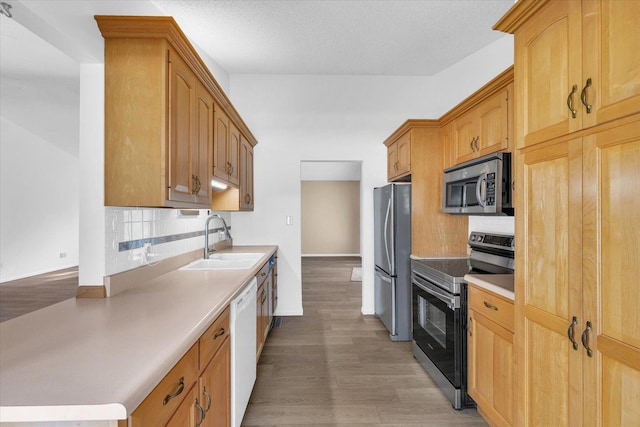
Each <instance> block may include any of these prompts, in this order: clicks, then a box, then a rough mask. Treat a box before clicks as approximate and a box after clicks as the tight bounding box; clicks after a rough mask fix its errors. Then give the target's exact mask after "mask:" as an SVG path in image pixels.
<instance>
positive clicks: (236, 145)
mask: <svg viewBox="0 0 640 427" xmlns="http://www.w3.org/2000/svg"><path fill="white" fill-rule="evenodd" d="M230 126H231V127H230V131H229V146H228V147H227V162H228V178H227V180H228V181H229V182H230V183H231V184H234V185H238V184H239V183H240V167H239V165H240V161H239V155H240V131H239V130H238V128H237V127H236V126H235V125H234V124H233V123H230Z"/></svg>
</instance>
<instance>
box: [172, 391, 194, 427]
mask: <svg viewBox="0 0 640 427" xmlns="http://www.w3.org/2000/svg"><path fill="white" fill-rule="evenodd" d="M197 393H198V390H197V388H196V387H191V390H190V391H189V393H187V396H186V397H185V398H184V400H183V401H182V403H181V404H180V406H179V407H178V409H177V410H176V412H175V413H174V414H173V416H172V417H171V419H170V420H169V422H168V423H167V424H166V427H194V426H197V425H201V424H198V423H199V422H200V420H201V419H202V411H201V410H200V409H199V408H198V406H197V405H196V403H197V401H198V396H197ZM198 405H199V404H198Z"/></svg>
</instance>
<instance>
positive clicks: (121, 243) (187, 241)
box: [105, 207, 231, 275]
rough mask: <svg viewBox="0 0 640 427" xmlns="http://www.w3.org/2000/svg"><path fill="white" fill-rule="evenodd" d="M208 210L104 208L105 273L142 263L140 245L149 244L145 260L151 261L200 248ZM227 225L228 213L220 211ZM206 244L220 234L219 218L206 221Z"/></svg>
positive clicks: (220, 237) (215, 239)
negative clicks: (183, 211)
mask: <svg viewBox="0 0 640 427" xmlns="http://www.w3.org/2000/svg"><path fill="white" fill-rule="evenodd" d="M209 213H210V211H209V210H207V209H200V210H198V214H197V215H182V214H181V210H179V209H152V208H123V207H106V208H105V222H106V224H105V245H106V247H105V263H106V265H105V274H106V275H111V274H115V273H119V272H122V271H126V270H131V269H133V268H136V267H140V266H141V265H144V264H145V258H144V257H143V251H144V245H145V243H149V244H150V245H151V247H150V249H149V255H148V256H147V258H146V262H148V263H154V262H157V261H160V260H162V259H165V258H170V257H173V256H176V255H181V254H183V253H187V252H191V251H194V250H197V249H202V248H204V224H205V221H206V220H207V216H208V215H209ZM220 215H221V216H222V217H223V218H224V219H225V221H226V222H227V225H229V228H231V219H230V215H229V214H228V213H220ZM210 227H211V230H212V231H211V233H210V235H209V243H210V244H213V243H216V242H218V241H220V240H222V239H224V235H223V234H222V233H220V232H215V229H217V228H220V229H222V222H221V221H220V220H213V221H212V222H211V224H210Z"/></svg>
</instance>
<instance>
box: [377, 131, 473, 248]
mask: <svg viewBox="0 0 640 427" xmlns="http://www.w3.org/2000/svg"><path fill="white" fill-rule="evenodd" d="M385 145H386V146H387V147H388V148H389V151H392V150H396V152H397V150H398V149H399V147H400V146H406V148H405V149H402V150H401V151H404V152H406V153H407V155H410V156H411V163H410V164H411V168H410V174H408V175H404V176H402V177H399V178H396V179H401V180H409V179H410V180H411V230H412V231H411V253H412V254H416V255H422V256H435V255H451V254H466V251H467V232H466V230H467V225H468V224H467V221H468V218H467V217H466V216H463V215H449V214H445V213H442V212H441V206H442V170H443V169H444V167H445V166H444V165H445V146H444V145H443V144H442V140H441V126H440V122H439V121H438V120H407V121H406V122H405V123H403V124H402V126H400V127H399V128H398V129H396V131H395V132H394V133H393V134H391V136H389V137H388V138H387V139H386V141H385ZM399 157H401V156H399ZM392 164H393V163H392Z"/></svg>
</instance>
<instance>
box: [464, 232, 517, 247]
mask: <svg viewBox="0 0 640 427" xmlns="http://www.w3.org/2000/svg"><path fill="white" fill-rule="evenodd" d="M469 246H471V247H474V246H480V247H493V248H498V249H503V250H509V251H513V250H514V248H515V238H514V236H512V235H508V234H491V233H481V232H477V231H472V232H471V234H470V235H469Z"/></svg>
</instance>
